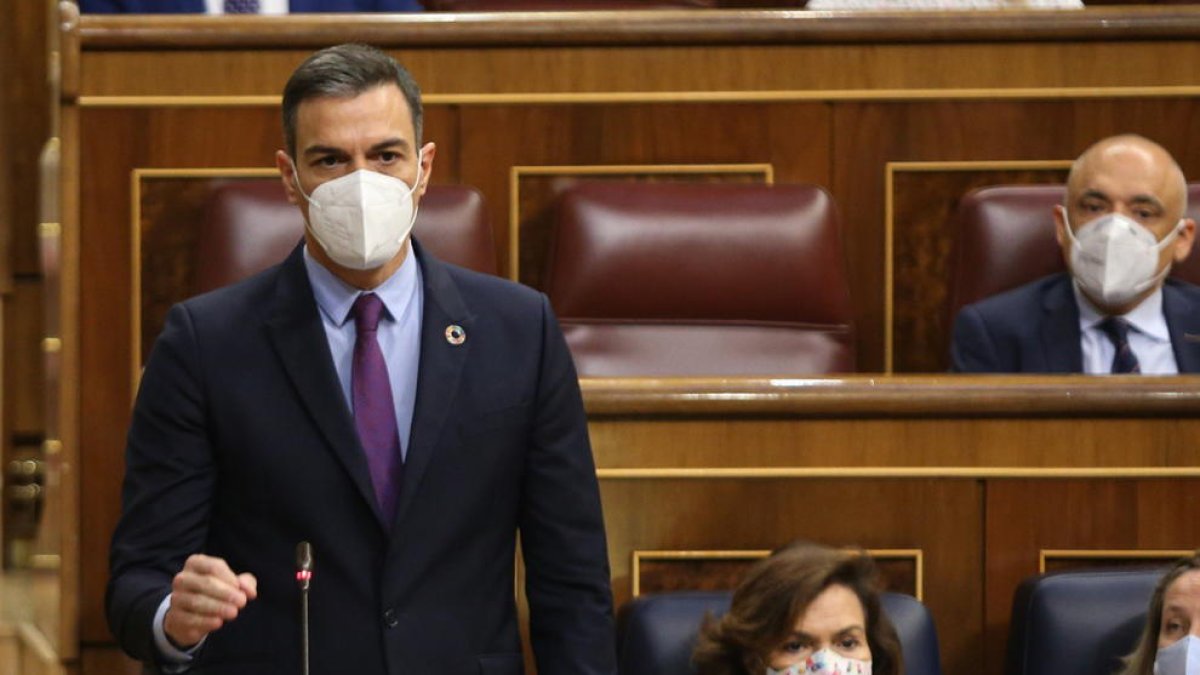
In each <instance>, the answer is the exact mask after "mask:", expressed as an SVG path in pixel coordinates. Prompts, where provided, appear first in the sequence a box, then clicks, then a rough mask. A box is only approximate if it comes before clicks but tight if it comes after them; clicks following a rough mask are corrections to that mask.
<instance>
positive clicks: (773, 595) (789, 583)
mask: <svg viewBox="0 0 1200 675" xmlns="http://www.w3.org/2000/svg"><path fill="white" fill-rule="evenodd" d="M693 661H694V662H695V664H696V666H697V670H698V672H699V673H700V675H785V674H786V675H799V674H800V673H818V674H821V675H834V674H836V675H860V674H861V675H903V669H904V668H903V662H902V661H901V659H900V642H899V640H898V639H897V637H896V631H895V629H894V628H893V627H892V624H891V623H890V622H889V621H888V620H887V617H885V616H884V615H883V612H882V610H881V609H880V605H879V585H878V574H877V572H876V570H875V564H874V563H873V562H872V561H871V559H870V557H868V556H867V555H866V554H865V553H864V552H854V551H839V550H836V549H832V548H828V547H825V546H820V545H817V544H813V543H809V542H796V543H793V544H790V545H789V546H786V547H784V548H782V549H780V550H778V551H776V552H775V553H773V554H771V556H770V557H768V558H766V559H765V560H762V561H761V562H759V563H758V564H757V565H755V566H754V567H753V568H751V570H750V571H749V573H747V575H746V578H745V579H743V580H742V583H741V584H740V585H739V586H738V588H737V590H736V591H734V594H733V601H732V604H731V606H730V608H729V612H728V613H727V614H725V616H723V617H721V619H720V620H715V619H712V618H711V617H710V618H709V619H708V620H706V621H705V624H704V626H703V627H702V628H701V632H700V639H699V642H698V643H697V645H696V651H695V653H694V654H693Z"/></svg>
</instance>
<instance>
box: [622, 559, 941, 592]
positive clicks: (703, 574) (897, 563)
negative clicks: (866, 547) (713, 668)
mask: <svg viewBox="0 0 1200 675" xmlns="http://www.w3.org/2000/svg"><path fill="white" fill-rule="evenodd" d="M768 554H769V551H766V550H763V551H712V550H699V551H634V552H633V565H632V567H631V569H630V588H631V590H630V595H631V596H634V597H636V596H639V595H648V594H653V593H671V592H675V591H729V590H733V589H734V588H736V587H737V585H738V583H739V582H740V581H741V579H742V577H743V576H744V575H745V574H746V572H747V571H748V570H749V569H750V567H752V566H753V565H754V563H755V562H756V561H758V560H761V559H762V558H765V557H766V556H767V555H768ZM869 554H870V555H871V556H872V557H873V558H874V560H875V565H876V567H877V568H878V570H879V577H880V582H881V583H880V585H881V586H882V587H883V588H884V589H886V590H889V591H893V592H896V593H907V594H908V595H911V596H913V597H917V598H918V599H919V598H920V597H921V595H922V592H923V589H922V584H921V578H922V573H923V571H924V570H923V563H922V556H921V552H920V551H916V550H913V551H907V552H904V553H900V554H896V553H890V554H882V553H879V552H876V551H871V552H869Z"/></svg>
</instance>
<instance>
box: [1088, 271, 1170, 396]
mask: <svg viewBox="0 0 1200 675" xmlns="http://www.w3.org/2000/svg"><path fill="white" fill-rule="evenodd" d="M1072 288H1073V290H1074V291H1075V303H1076V304H1077V305H1079V339H1080V347H1082V348H1083V372H1085V373H1087V374H1089V375H1107V374H1109V373H1111V372H1112V362H1113V356H1115V355H1116V353H1117V349H1116V347H1115V346H1114V345H1113V343H1112V340H1110V339H1109V338H1108V335H1107V334H1105V332H1104V331H1103V330H1101V329H1100V328H1099V325H1100V323H1101V322H1103V321H1104V320H1105V319H1106V318H1108V317H1107V316H1106V315H1104V314H1101V313H1100V312H1099V311H1097V310H1096V308H1095V307H1093V306H1092V303H1091V302H1089V301H1088V299H1087V298H1085V297H1084V295H1083V293H1082V292H1080V290H1079V286H1078V285H1077V284H1072ZM1162 304H1163V292H1162V286H1159V287H1158V290H1156V291H1154V293H1153V294H1152V295H1151V296H1150V297H1148V298H1146V299H1145V300H1143V301H1142V303H1141V304H1139V305H1138V306H1137V307H1134V308H1133V309H1132V310H1130V312H1129V313H1128V314H1125V315H1123V316H1122V317H1121V318H1122V319H1125V321H1127V322H1128V323H1129V348H1130V349H1131V350H1132V351H1133V355H1134V356H1136V357H1137V361H1138V368H1139V370H1140V371H1141V373H1142V374H1143V375H1177V374H1179V365H1178V364H1176V363H1175V350H1174V349H1173V348H1172V346H1171V332H1170V331H1169V330H1168V329H1167V317H1166V316H1165V315H1164V314H1163V308H1162Z"/></svg>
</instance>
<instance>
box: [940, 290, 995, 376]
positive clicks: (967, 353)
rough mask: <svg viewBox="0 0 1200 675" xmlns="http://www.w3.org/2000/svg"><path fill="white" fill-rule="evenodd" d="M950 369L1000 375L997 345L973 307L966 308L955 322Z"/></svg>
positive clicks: (981, 317)
mask: <svg viewBox="0 0 1200 675" xmlns="http://www.w3.org/2000/svg"><path fill="white" fill-rule="evenodd" d="M950 369H951V370H953V371H954V372H956V373H997V372H1001V368H1000V363H999V358H998V357H997V355H996V345H995V344H994V343H993V342H992V336H991V335H990V334H989V333H988V329H987V324H986V323H985V322H984V320H983V316H982V315H981V314H980V313H979V310H977V309H976V308H975V306H974V305H968V306H967V307H964V308H963V309H962V310H961V311H960V312H959V313H958V316H957V317H955V319H954V339H953V341H952V342H951V345H950Z"/></svg>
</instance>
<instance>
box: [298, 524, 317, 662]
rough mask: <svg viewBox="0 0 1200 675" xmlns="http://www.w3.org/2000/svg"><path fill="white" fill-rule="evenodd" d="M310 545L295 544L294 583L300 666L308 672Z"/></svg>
mask: <svg viewBox="0 0 1200 675" xmlns="http://www.w3.org/2000/svg"><path fill="white" fill-rule="evenodd" d="M312 568H313V558H312V545H311V544H309V543H308V542H307V541H302V542H300V544H299V545H298V546H296V583H297V584H298V585H299V586H300V656H301V661H300V667H301V672H302V673H303V675H309V672H308V587H309V586H310V585H311V584H312Z"/></svg>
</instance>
